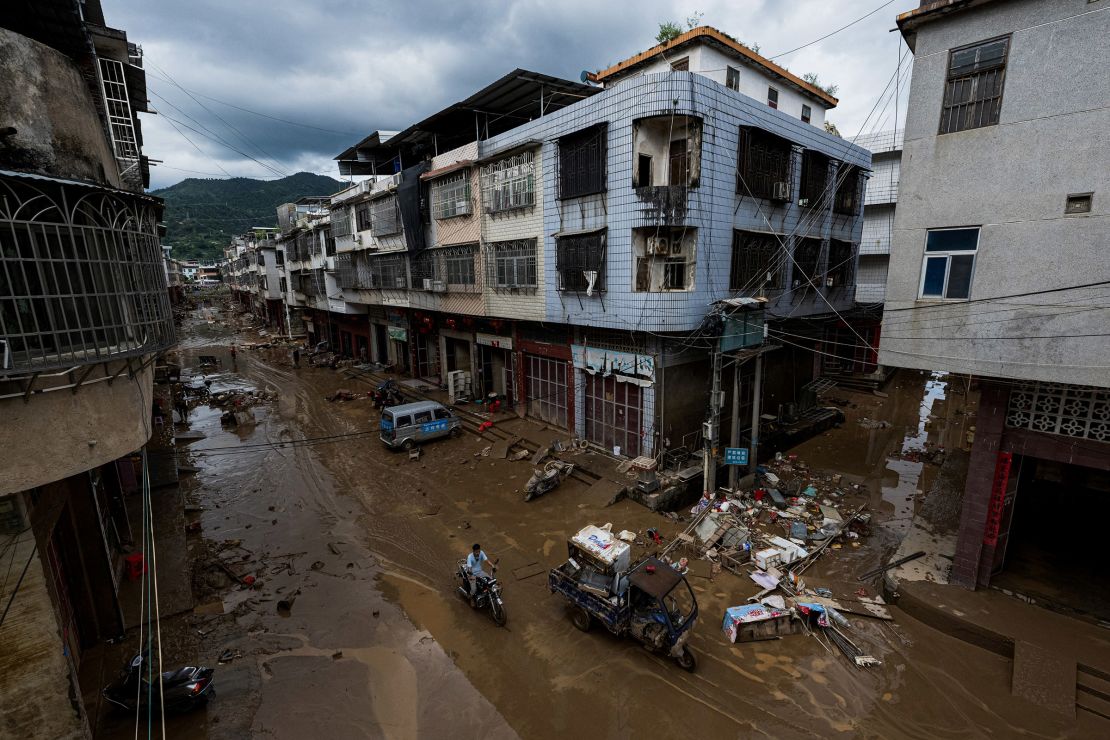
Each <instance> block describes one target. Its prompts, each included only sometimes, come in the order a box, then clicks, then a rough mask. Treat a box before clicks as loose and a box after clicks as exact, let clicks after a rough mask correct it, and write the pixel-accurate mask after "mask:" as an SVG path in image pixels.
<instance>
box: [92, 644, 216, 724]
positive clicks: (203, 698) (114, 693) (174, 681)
mask: <svg viewBox="0 0 1110 740" xmlns="http://www.w3.org/2000/svg"><path fill="white" fill-rule="evenodd" d="M149 658H150V656H149V654H148V653H147V652H146V651H144V652H142V653H139V654H138V655H136V656H135V657H134V658H132V659H131V662H130V663H129V664H128V665H127V667H126V668H123V669H121V670H120V675H119V678H117V679H116V680H115V681H113V682H112V683H111V684H109V685H108V686H106V687H105V688H104V691H103V692H102V693H103V695H104V698H105V699H107V700H108V701H109V702H111V703H112V704H113V705H115V706H116V707H119V708H120V709H124V710H127V711H128V712H134V711H135V709H136V702H137V703H138V708H140V709H146V708H147V702H148V701H149V702H150V703H151V704H152V705H155V706H162V707H164V709H165V711H167V712H187V711H190V710H192V709H195V708H196V707H198V706H203V705H204V704H206V703H207V702H208V698H209V697H210V696H211V695H212V694H214V693H215V688H214V682H213V678H212V674H213V673H214V672H215V671H214V670H213V669H212V668H204V667H202V666H185V667H184V668H178V669H177V670H175V671H166V672H165V673H162V674H161V676H159V678H160V680H161V682H162V688H161V690H159V688H158V686H157V685H154V686H151V685H150V683H148V681H147V678H146V675H145V674H146V665H145V664H146V661H147V660H149Z"/></svg>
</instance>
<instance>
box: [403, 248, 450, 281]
mask: <svg viewBox="0 0 1110 740" xmlns="http://www.w3.org/2000/svg"><path fill="white" fill-rule="evenodd" d="M411 270H412V288H413V290H432V288H433V286H434V283H435V282H436V281H437V280H441V279H442V277H443V274H442V273H443V266H442V261H441V260H440V259H439V256H438V255H437V254H435V252H433V251H431V250H427V249H426V250H424V251H423V252H421V253H420V254H418V255H416V256H415V257H413V258H412V267H411Z"/></svg>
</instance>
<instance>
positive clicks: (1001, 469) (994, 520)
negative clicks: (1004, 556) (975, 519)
mask: <svg viewBox="0 0 1110 740" xmlns="http://www.w3.org/2000/svg"><path fill="white" fill-rule="evenodd" d="M1013 461H1014V456H1013V454H1011V453H1009V452H999V453H998V462H997V463H995V466H994V482H993V483H992V484H991V500H990V505H989V506H988V507H987V526H986V529H985V531H984V532H983V544H984V545H990V546H991V547H994V546H995V545H997V544H998V535H999V530H1000V529H1001V528H1002V512H1003V510H1004V509H1005V507H1006V487H1007V485H1008V484H1009V482H1010V466H1011V464H1013Z"/></svg>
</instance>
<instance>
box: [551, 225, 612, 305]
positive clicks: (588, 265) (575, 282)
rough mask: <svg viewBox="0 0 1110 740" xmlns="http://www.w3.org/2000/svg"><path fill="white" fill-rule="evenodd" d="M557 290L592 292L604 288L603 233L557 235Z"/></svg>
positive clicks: (597, 291)
mask: <svg viewBox="0 0 1110 740" xmlns="http://www.w3.org/2000/svg"><path fill="white" fill-rule="evenodd" d="M555 269H556V270H557V271H558V273H559V290H565V291H573V292H576V293H586V294H587V295H593V294H594V293H599V292H601V291H604V290H605V234H604V233H603V232H600V231H598V232H594V233H592V234H578V235H575V236H564V237H559V238H558V239H557V240H556V245H555Z"/></svg>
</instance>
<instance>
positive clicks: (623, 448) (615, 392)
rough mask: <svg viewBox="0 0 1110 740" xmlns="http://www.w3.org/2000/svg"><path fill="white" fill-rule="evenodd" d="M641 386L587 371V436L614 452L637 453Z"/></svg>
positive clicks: (641, 420)
mask: <svg viewBox="0 0 1110 740" xmlns="http://www.w3.org/2000/svg"><path fill="white" fill-rule="evenodd" d="M643 396H644V389H643V388H641V387H640V386H638V385H636V384H635V383H619V382H617V379H616V378H615V377H613V376H612V375H610V376H609V377H603V376H600V375H590V374H588V373H587V374H586V408H585V420H586V439H588V440H589V441H590V442H593V443H594V444H596V445H600V446H601V447H604V448H605V449H607V450H609V451H610V452H613V453H614V454H619V455H624V456H625V457H636V456H638V455H639V454H640V450H641V433H642V431H643V423H642V422H643V403H644V400H643Z"/></svg>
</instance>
